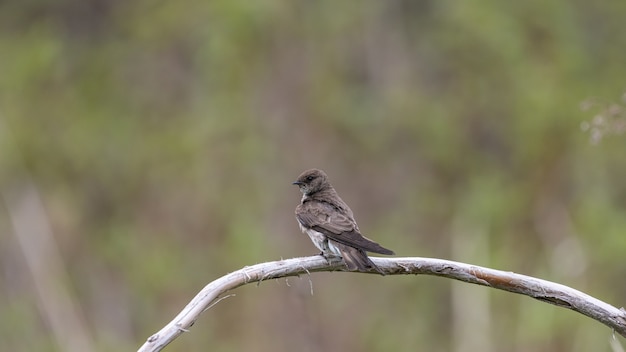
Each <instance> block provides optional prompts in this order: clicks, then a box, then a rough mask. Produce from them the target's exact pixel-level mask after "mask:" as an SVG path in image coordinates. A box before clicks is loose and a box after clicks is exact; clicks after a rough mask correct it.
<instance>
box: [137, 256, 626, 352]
mask: <svg viewBox="0 0 626 352" xmlns="http://www.w3.org/2000/svg"><path fill="white" fill-rule="evenodd" d="M371 259H372V261H373V262H374V264H376V265H377V266H378V267H379V268H380V270H382V271H383V272H384V273H385V274H386V275H419V274H421V275H435V276H443V277H447V278H450V279H455V280H460V281H464V282H468V283H472V284H477V285H481V286H489V287H493V288H497V289H500V290H504V291H509V292H514V293H518V294H522V295H526V296H529V297H532V298H535V299H538V300H540V301H543V302H546V303H550V304H554V305H556V306H559V307H563V308H568V309H571V310H574V311H576V312H578V313H581V314H583V315H586V316H588V317H590V318H592V319H594V320H597V321H599V322H601V323H603V324H604V325H606V326H608V327H610V328H611V329H613V330H614V331H615V332H617V333H618V334H620V335H622V336H624V337H626V312H625V311H624V310H620V309H618V308H615V307H613V306H612V305H610V304H608V303H605V302H602V301H600V300H598V299H596V298H594V297H591V296H589V295H587V294H585V293H583V292H580V291H578V290H575V289H573V288H570V287H567V286H564V285H561V284H557V283H554V282H550V281H546V280H541V279H537V278H534V277H531V276H526V275H521V274H515V273H513V272H506V271H500V270H495V269H489V268H484V267H480V266H476V265H470V264H465V263H460V262H453V261H449V260H443V259H434V258H415V257H412V258H375V257H371ZM344 268H345V266H344V265H343V263H341V262H333V263H329V262H328V261H327V260H326V259H325V258H323V257H321V256H319V255H315V256H311V257H303V258H293V259H287V260H280V261H275V262H267V263H261V264H257V265H253V266H248V267H245V268H244V269H241V270H238V271H235V272H232V273H230V274H228V275H225V276H222V277H221V278H219V279H217V280H215V281H213V282H211V283H210V284H208V285H207V286H206V287H204V288H203V289H202V291H200V293H198V295H196V297H195V298H194V299H193V300H192V301H191V302H190V303H189V304H188V305H187V306H186V307H185V308H184V309H183V310H182V311H181V312H180V313H179V314H178V315H177V316H176V317H175V318H174V320H172V321H171V322H170V323H169V324H167V325H166V326H165V327H164V328H163V329H161V330H160V331H159V332H157V333H156V334H154V335H152V336H151V337H150V338H148V340H147V341H146V343H144V345H143V346H141V348H140V349H139V351H142V352H143V351H160V350H161V349H162V348H163V347H165V346H166V345H167V344H169V343H170V342H172V341H173V340H174V339H175V338H176V337H178V336H179V335H180V334H182V333H183V332H185V331H187V329H188V328H189V327H191V326H192V325H193V323H194V322H195V321H196V319H198V317H199V316H200V314H201V313H202V312H203V311H204V310H205V309H206V307H209V306H210V305H211V304H212V303H213V302H214V301H215V300H217V299H218V297H220V296H221V295H222V294H224V293H225V292H228V291H230V290H232V289H235V288H237V287H239V286H243V285H245V284H247V283H251V282H254V281H257V282H260V281H261V280H266V279H275V278H282V277H289V276H298V275H300V274H304V273H308V274H310V273H311V272H319V271H337V270H342V269H344ZM242 270H245V272H246V274H248V273H249V274H250V275H242ZM371 273H372V274H378V273H377V272H371Z"/></svg>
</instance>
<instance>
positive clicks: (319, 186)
mask: <svg viewBox="0 0 626 352" xmlns="http://www.w3.org/2000/svg"><path fill="white" fill-rule="evenodd" d="M293 184H294V185H298V187H300V192H302V194H305V195H311V194H313V193H316V192H319V191H321V190H323V189H325V188H327V187H329V186H330V184H329V183H328V176H326V173H324V171H322V170H318V169H311V170H307V171H305V172H303V173H302V174H300V176H298V179H297V180H296V181H295V182H294V183H293Z"/></svg>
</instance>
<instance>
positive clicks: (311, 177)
mask: <svg viewBox="0 0 626 352" xmlns="http://www.w3.org/2000/svg"><path fill="white" fill-rule="evenodd" d="M314 178H315V177H313V176H307V177H306V180H307V181H313V179H314Z"/></svg>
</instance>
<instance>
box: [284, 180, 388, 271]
mask: <svg viewBox="0 0 626 352" xmlns="http://www.w3.org/2000/svg"><path fill="white" fill-rule="evenodd" d="M293 184H294V185H298V187H300V192H302V194H303V196H302V202H301V203H300V204H299V205H298V206H297V207H296V219H298V224H299V225H300V229H301V230H302V232H304V233H306V234H307V235H309V237H311V241H313V244H314V245H315V246H316V247H317V248H319V250H321V251H322V253H321V254H322V255H323V256H325V257H328V256H331V257H332V256H338V257H341V258H343V261H344V262H345V263H346V266H347V267H348V269H349V270H357V269H358V270H359V271H362V272H368V271H371V269H374V270H376V271H378V272H379V273H380V274H382V275H384V273H383V272H382V271H381V270H380V268H378V267H377V266H376V264H374V263H373V262H372V260H371V259H370V258H369V257H368V256H367V254H366V253H365V252H373V253H380V254H389V255H391V254H395V253H394V252H393V251H391V250H389V249H387V248H384V247H383V246H381V245H379V244H378V243H376V242H374V241H372V240H370V239H369V238H367V237H365V236H363V235H361V233H360V231H359V226H358V225H357V224H356V221H355V220H354V215H353V214H352V210H351V209H350V207H349V206H348V205H347V204H346V203H345V202H344V201H343V200H342V199H341V198H340V197H339V195H338V194H337V192H336V191H335V189H334V188H333V186H332V185H331V184H330V182H328V176H326V173H324V171H322V170H318V169H311V170H307V171H305V172H303V173H302V174H301V175H300V176H299V177H298V179H297V180H296V181H295V182H294V183H293Z"/></svg>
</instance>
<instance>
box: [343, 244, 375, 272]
mask: <svg viewBox="0 0 626 352" xmlns="http://www.w3.org/2000/svg"><path fill="white" fill-rule="evenodd" d="M333 244H334V245H335V246H336V247H337V248H338V249H339V251H340V252H341V257H342V258H343V261H344V262H345V263H346V266H347V267H348V270H351V271H354V270H358V271H361V272H370V271H372V269H373V270H376V271H377V272H378V273H379V274H381V275H385V273H384V272H383V271H382V270H380V268H379V267H378V266H376V264H374V262H372V260H371V259H370V258H369V257H368V256H367V253H365V252H364V251H363V250H361V249H358V248H354V247H350V246H346V245H344V244H341V243H337V242H335V243H333Z"/></svg>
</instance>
